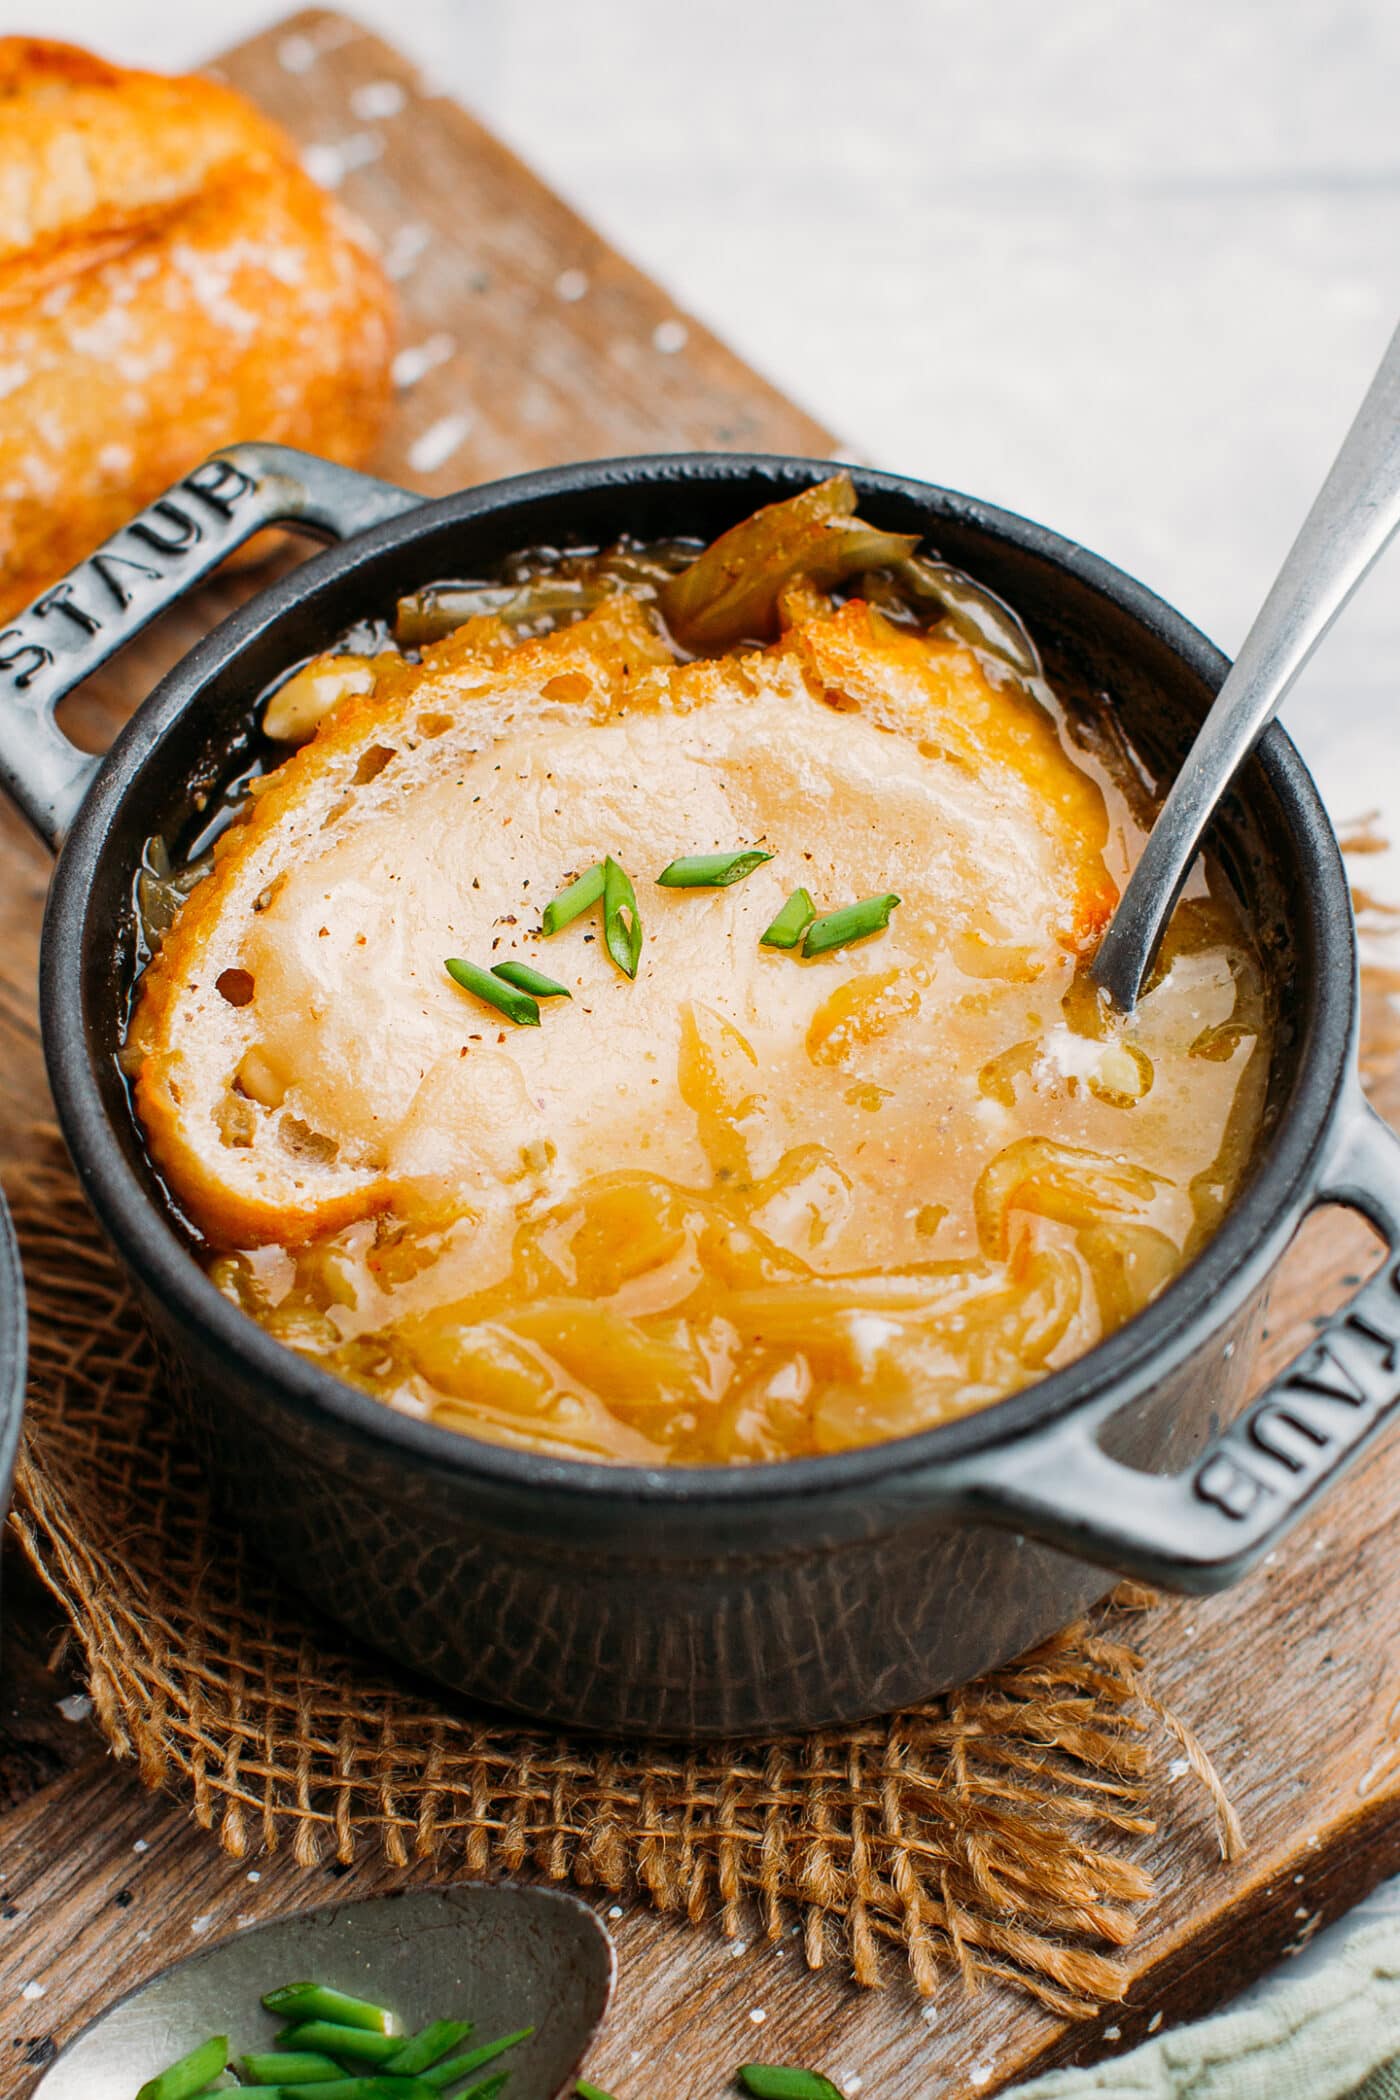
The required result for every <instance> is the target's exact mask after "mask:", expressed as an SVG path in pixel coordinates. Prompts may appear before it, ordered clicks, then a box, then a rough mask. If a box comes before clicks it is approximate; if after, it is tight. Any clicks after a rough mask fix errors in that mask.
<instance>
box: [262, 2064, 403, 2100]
mask: <svg viewBox="0 0 1400 2100" xmlns="http://www.w3.org/2000/svg"><path fill="white" fill-rule="evenodd" d="M249 2090H250V2091H252V2090H253V2088H251V2087H250V2088H249ZM262 2090H263V2092H264V2093H265V2094H267V2095H268V2096H269V2100H271V2096H272V2095H273V2094H274V2093H277V2094H279V2095H280V2092H281V2088H280V2087H277V2086H264V2087H263V2088H262ZM286 2090H287V2093H288V2094H289V2095H290V2094H292V2093H295V2095H296V2100H438V2096H437V2089H436V2087H434V2086H431V2085H424V2083H423V2081H422V2079H421V2078H394V2077H392V2076H390V2075H388V2074H386V2073H385V2072H383V2071H367V2072H366V2073H364V2075H363V2076H356V2077H353V2078H328V2079H326V2080H325V2082H324V2084H321V2083H318V2084H316V2085H293V2086H288V2087H287V2089H286Z"/></svg>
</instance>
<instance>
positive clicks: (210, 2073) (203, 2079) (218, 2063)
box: [136, 2034, 228, 2100]
mask: <svg viewBox="0 0 1400 2100" xmlns="http://www.w3.org/2000/svg"><path fill="white" fill-rule="evenodd" d="M227 2062H228V2036H227V2035H226V2034H215V2035H211V2036H210V2037H209V2040H208V2041H207V2042H201V2043H200V2045H199V2047H198V2048H197V2049H191V2051H190V2053H189V2055H188V2056H182V2057H181V2058H180V2060H179V2062H178V2063H173V2064H169V2065H167V2067H166V2069H165V2070H163V2071H161V2072H159V2073H157V2075H156V2076H155V2077H154V2078H148V2079H147V2080H146V2083H145V2084H144V2085H143V2086H142V2088H141V2090H140V2092H139V2093H138V2094H137V2095H136V2100H193V2096H194V2095H195V2094H196V2093H198V2092H200V2091H201V2090H202V2089H203V2088H204V2087H205V2086H206V2085H209V2084H210V2083H211V2082H212V2081H213V2080H214V2079H215V2078H217V2077H218V2075H219V2073H220V2071H222V2070H223V2068H224V2066H225V2064H226V2063H227Z"/></svg>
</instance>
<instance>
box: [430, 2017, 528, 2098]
mask: <svg viewBox="0 0 1400 2100" xmlns="http://www.w3.org/2000/svg"><path fill="white" fill-rule="evenodd" d="M534 2031H535V2030H534V2028H533V2027H522V2028H521V2029H520V2030H519V2032H518V2033H516V2034H503V2035H502V2036H501V2038H500V2040H499V2041H497V2042H483V2043H482V2045H481V2047H480V2048H479V2049H469V2050H468V2052H467V2054H466V2055H465V2056H454V2057H453V2058H452V2060H451V2062H450V2063H445V2064H434V2065H433V2068H432V2069H431V2071H422V2072H420V2073H419V2076H420V2077H421V2078H422V2080H423V2082H424V2084H425V2085H430V2086H432V2087H433V2088H434V2089H435V2090H440V2089H441V2088H442V2087H443V2086H446V2085H455V2084H456V2083H457V2080H458V2079H459V2078H467V2077H469V2076H470V2075H471V2073H472V2072H473V2071H479V2070H481V2069H482V2067H483V2065H485V2064H489V2063H492V2062H494V2060H495V2058H496V2057H498V2056H504V2055H505V2052H506V2050H507V2049H513V2048H514V2047H515V2045H516V2043H517V2042H526V2041H528V2040H529V2039H530V2036H531V2035H532V2034H533V2033H534ZM463 2100H465V2095H464V2096H463Z"/></svg>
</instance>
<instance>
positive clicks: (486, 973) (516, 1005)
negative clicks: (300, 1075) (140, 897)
mask: <svg viewBox="0 0 1400 2100" xmlns="http://www.w3.org/2000/svg"><path fill="white" fill-rule="evenodd" d="M443 968H444V969H445V970H446V972H447V974H448V976H449V977H450V978H451V979H452V982H453V983H454V984H459V985H460V986H461V987H462V990H463V991H464V992H470V993H471V994H472V996H473V997H474V998H477V999H484V1000H485V1002H486V1004H487V1005H488V1006H494V1007H495V1009H496V1011H497V1013H498V1014H504V1015H505V1017H506V1019H507V1020H508V1021H514V1023H515V1025H516V1027H517V1028H538V1027H539V1025H540V1009H539V1003H538V1001H537V1000H534V999H532V998H531V997H530V994H529V993H528V992H521V991H517V990H516V988H515V986H514V985H513V984H502V982H501V980H500V978H499V977H495V976H493V975H492V973H491V972H490V970H483V969H482V968H481V966H480V964H479V963H474V962H464V961H463V959H462V957H461V956H460V955H449V956H448V957H447V959H446V961H445V962H444V963H443ZM264 2003H266V2000H264ZM270 2009H271V2010H272V2011H273V2012H281V2011H282V2010H283V2008H282V2007H281V2006H273V2007H271V2008H270ZM327 2017H329V2015H327Z"/></svg>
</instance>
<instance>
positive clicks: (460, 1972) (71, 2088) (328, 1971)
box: [32, 1882, 616, 2100]
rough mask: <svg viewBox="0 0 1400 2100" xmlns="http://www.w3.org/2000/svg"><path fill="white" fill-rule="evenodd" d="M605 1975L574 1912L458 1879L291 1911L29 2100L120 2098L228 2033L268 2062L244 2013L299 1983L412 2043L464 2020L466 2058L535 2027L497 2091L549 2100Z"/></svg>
mask: <svg viewBox="0 0 1400 2100" xmlns="http://www.w3.org/2000/svg"><path fill="white" fill-rule="evenodd" d="M615 1968H616V1963H615V1960H614V1956H613V1948H612V1941H611V1940H610V1939H609V1938H608V1935H607V1933H606V1931H605V1930H604V1928H603V1927H602V1925H600V1924H599V1922H598V1920H597V1918H596V1917H595V1916H594V1915H593V1912H592V1911H591V1910H590V1909H589V1908H588V1905H587V1904H586V1903H581V1902H580V1901H579V1900H578V1898H577V1897H576V1896H568V1895H564V1894H561V1893H560V1892H559V1891H558V1890H555V1889H541V1888H525V1887H521V1886H518V1885H517V1884H515V1883H513V1882H494V1883H492V1882H465V1883H463V1884H462V1885H461V1886H460V1887H457V1888H451V1889H440V1890H439V1889H431V1890H417V1891H414V1892H412V1893H410V1894H407V1895H402V1896H371V1897H368V1898H366V1899H365V1900H363V1901H361V1902H357V1903H342V1904H339V1905H336V1906H334V1907H332V1908H328V1909H326V1910H311V1911H302V1912H300V1913H299V1914H298V1915H296V1916H294V1917H290V1918H279V1919H277V1920H275V1921H274V1922H273V1923H271V1924H268V1925H259V1926H255V1927H253V1928H252V1929H251V1930H250V1931H246V1932H240V1933H238V1934H237V1935H236V1937H234V1938H233V1939H228V1940H223V1941H221V1942H220V1943H219V1944H218V1945H217V1946H213V1947H208V1948H206V1949H204V1950H203V1951H202V1952H201V1953H199V1954H195V1955H192V1956H191V1957H190V1959H189V1960H188V1961H182V1962H177V1963H176V1964H175V1966H174V1968H171V1969H166V1970H164V1971H163V1973H162V1974H161V1975H159V1976H157V1977H155V1978H154V1979H153V1980H152V1981H151V1982H150V1983H146V1984H143V1985H142V1986H141V1988H140V1989H139V1990H136V1991H133V1992H132V1993H131V1995H130V1996H129V1997H127V1998H122V1999H120V2000H119V2001H118V2003H117V2004H116V2005H113V2006H111V2007H109V2008H108V2010H107V2011H106V2012H104V2013H102V2014H100V2015H99V2016H98V2018H97V2019H96V2020H94V2021H93V2022H92V2024H91V2025H90V2026H88V2027H85V2028H84V2029H83V2031H82V2033H81V2034H80V2035H78V2036H77V2038H76V2039H75V2040H74V2041H71V2042H70V2043H69V2044H68V2047H67V2048H66V2049H65V2050H64V2051H63V2052H62V2054H61V2055H60V2056H58V2057H56V2058H55V2060H54V2062H53V2063H52V2064H51V2065H50V2067H49V2069H48V2070H47V2071H46V2072H45V2074H44V2076H43V2077H42V2078H41V2079H40V2081H39V2083H38V2085H37V2086H36V2087H35V2088H34V2092H33V2095H32V2100H132V2094H133V2093H135V2091H136V2090H137V2088H138V2086H140V2085H142V2084H143V2083H144V2082H145V2080H146V2079H148V2078H152V2077H154V2076H155V2074H156V2072H157V2071H159V2070H162V2069H163V2068H164V2066H165V2065H166V2064H169V2063H173V2062H175V2061H177V2060H178V2059H179V2058H180V2057H181V2056H184V2055H185V2054H187V2052H188V2051H189V2050H191V2049H194V2048H197V2047H198V2045H199V2044H200V2043H201V2042H202V2041H205V2040H207V2038H208V2037H209V2036H210V2035H211V2034H227V2035H228V2036H229V2038H230V2040H231V2042H232V2045H233V2049H234V2051H235V2052H237V2053H238V2054H242V2052H243V2051H244V2050H246V2049H270V2048H271V2047H272V2038H273V2036H274V2034H275V2033H276V2031H277V2028H278V2026H279V2025H280V2024H281V2023H280V2022H279V2021H277V2020H275V2019H274V2018H273V2017H272V2015H271V2014H270V2013H266V2012H264V2011H263V2009H262V2006H261V2005H260V2004H259V2002H258V2001H259V1999H260V1998H261V1996H262V1994H263V1992H264V1991H269V1990H274V1989H276V1987H277V1986H278V1985H279V1984H284V1983H293V1982H296V1981H298V1980H299V1979H301V1978H304V1977H311V1978H314V1979H315V1981H316V1982H317V1983H328V1984H331V1985H333V1986H334V1987H335V1988H337V1989H339V1990H342V1991H348V1992H350V1993H351V1994H352V1996H355V1997H358V1998H368V1999H370V2000H371V2001H372V2002H373V2003H375V2004H379V2005H388V2006H391V2007H392V2008H393V2009H394V2011H395V2012H398V2013H400V2014H401V2015H402V2016H403V2019H404V2023H405V2025H406V2027H407V2028H408V2029H409V2031H410V2032H411V2031H412V2030H413V2029H414V2028H415V2027H422V2026H426V2025H427V2023H428V2021H429V2020H432V2019H453V2018H457V2017H460V2018H462V2019H470V2020H472V2021H473V2022H474V2023H475V2032H474V2034H473V2036H472V2038H471V2041H470V2042H469V2043H468V2044H467V2045H466V2046H467V2047H468V2048H471V2047H474V2046H475V2045H476V2044H477V2043H479V2042H484V2041H490V2040H492V2039H494V2037H496V2036H497V2035H502V2034H513V2033H514V2032H515V2031H516V2030H517V2029H518V2028H521V2027H528V2026H531V2025H533V2027H534V2030H535V2032H534V2033H533V2035H531V2037H530V2039H529V2041H527V2042H522V2043H520V2044H519V2045H518V2046H517V2047H516V2048H515V2049H513V2050H512V2051H511V2053H510V2058H509V2065H508V2068H509V2070H510V2074H511V2077H510V2091H511V2093H512V2094H513V2095H514V2096H515V2100H554V2095H555V2094H556V2093H558V2092H559V2091H560V2090H561V2088H562V2087H563V2086H564V2085H565V2084H566V2083H567V2082H568V2080H569V2078H570V2077H571V2075H572V2073H573V2072H574V2071H575V2070H576V2069H577V2068H578V2065H579V2063H580V2062H581V2060H582V2058H583V2055H584V2052H585V2051H586V2050H587V2048H588V2045H589V2043H590V2042H591V2041H592V2039H593V2037H594V2035H595V2034H596V2033H597V2031H598V2027H599V2024H600V2022H601V2021H602V2018H603V2014H604V2013H605V2012H606V2010H607V2005H608V1999H609V1997H610V1996H611V1994H612V1985H613V1975H614V1972H615ZM502 2068H507V2066H505V2065H503V2066H502Z"/></svg>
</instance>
